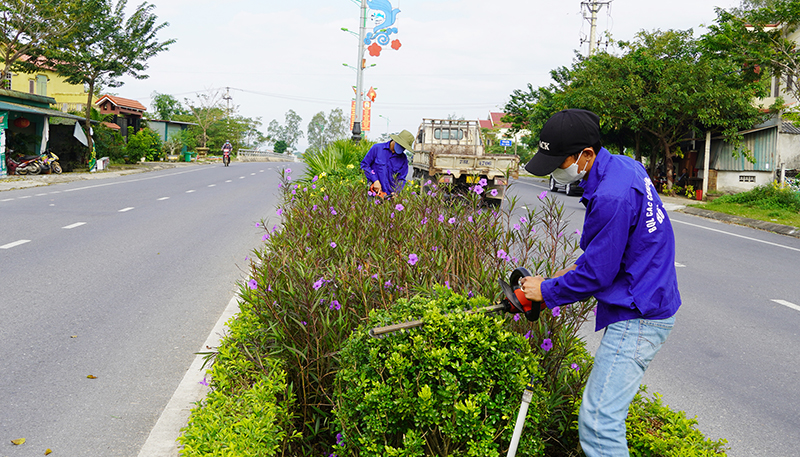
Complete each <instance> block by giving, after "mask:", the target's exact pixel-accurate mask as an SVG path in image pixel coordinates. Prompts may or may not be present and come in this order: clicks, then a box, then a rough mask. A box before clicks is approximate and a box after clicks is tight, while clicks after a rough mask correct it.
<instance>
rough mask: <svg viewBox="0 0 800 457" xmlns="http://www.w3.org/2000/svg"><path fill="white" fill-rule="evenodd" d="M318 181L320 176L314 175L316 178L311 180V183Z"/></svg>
mask: <svg viewBox="0 0 800 457" xmlns="http://www.w3.org/2000/svg"><path fill="white" fill-rule="evenodd" d="M318 179H319V176H317V175H314V177H313V178H311V182H317V180H318Z"/></svg>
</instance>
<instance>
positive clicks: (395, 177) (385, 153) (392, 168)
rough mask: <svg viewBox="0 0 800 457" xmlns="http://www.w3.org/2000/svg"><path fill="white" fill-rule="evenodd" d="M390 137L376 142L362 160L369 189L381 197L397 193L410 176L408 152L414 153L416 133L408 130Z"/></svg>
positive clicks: (362, 167)
mask: <svg viewBox="0 0 800 457" xmlns="http://www.w3.org/2000/svg"><path fill="white" fill-rule="evenodd" d="M389 137H390V138H391V140H390V141H387V142H386V143H375V144H374V145H373V146H372V147H371V148H370V150H369V152H367V155H366V156H364V159H363V160H362V161H361V169H362V170H363V171H364V176H365V177H366V178H367V182H369V190H370V192H373V193H374V194H375V195H377V196H379V197H386V196H393V195H396V194H397V192H399V191H400V190H401V189H402V188H403V186H404V185H405V183H406V177H407V176H408V157H407V156H406V154H407V153H408V154H413V153H414V150H413V148H412V146H413V145H414V135H413V134H412V133H411V132H409V131H408V130H403V131H402V132H400V133H398V134H391V135H389Z"/></svg>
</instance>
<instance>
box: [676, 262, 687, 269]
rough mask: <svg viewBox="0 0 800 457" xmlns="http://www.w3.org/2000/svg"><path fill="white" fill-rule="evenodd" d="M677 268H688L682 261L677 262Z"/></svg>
mask: <svg viewBox="0 0 800 457" xmlns="http://www.w3.org/2000/svg"><path fill="white" fill-rule="evenodd" d="M675 268H686V265H684V264H682V263H678V262H675Z"/></svg>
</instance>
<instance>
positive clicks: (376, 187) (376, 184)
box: [369, 180, 381, 194]
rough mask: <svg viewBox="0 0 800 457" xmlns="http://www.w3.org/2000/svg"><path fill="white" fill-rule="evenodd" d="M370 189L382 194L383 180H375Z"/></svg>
mask: <svg viewBox="0 0 800 457" xmlns="http://www.w3.org/2000/svg"><path fill="white" fill-rule="evenodd" d="M369 190H371V191H372V193H374V194H380V193H381V182H380V181H378V180H375V182H373V183H372V185H371V186H369Z"/></svg>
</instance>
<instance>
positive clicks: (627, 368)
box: [521, 109, 681, 457]
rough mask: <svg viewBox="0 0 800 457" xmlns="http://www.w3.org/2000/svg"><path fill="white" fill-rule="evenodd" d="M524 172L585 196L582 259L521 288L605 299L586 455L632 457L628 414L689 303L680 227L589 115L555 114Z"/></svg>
mask: <svg viewBox="0 0 800 457" xmlns="http://www.w3.org/2000/svg"><path fill="white" fill-rule="evenodd" d="M525 169H526V170H528V171H529V172H530V173H532V174H533V175H536V176H546V175H549V174H552V176H553V179H555V180H556V181H558V182H560V183H562V184H566V183H568V182H577V181H579V180H580V181H581V183H580V185H581V187H583V189H584V193H583V196H582V197H581V203H583V204H584V206H586V215H585V218H584V222H583V231H582V234H581V240H580V247H581V249H582V250H583V254H582V255H581V256H580V257H579V258H578V260H576V261H575V264H574V265H572V266H570V267H568V268H565V269H564V270H561V271H558V272H556V273H555V274H553V277H552V278H547V279H546V278H543V277H541V276H535V277H531V276H528V277H526V278H523V279H522V281H521V282H522V290H523V292H525V296H526V297H527V298H529V299H531V300H533V301H539V302H541V301H544V302H545V303H546V304H547V306H548V307H549V308H551V309H552V308H555V307H557V306H561V307H563V306H564V305H569V304H570V303H574V302H577V301H580V300H585V299H587V298H589V297H591V296H594V297H595V298H596V299H597V318H596V319H597V320H596V327H595V329H596V330H600V329H605V331H604V333H603V339H602V341H601V343H600V347H599V348H598V349H597V353H596V354H595V358H594V365H593V368H592V372H591V374H590V375H589V379H588V381H587V382H586V388H585V389H584V391H583V399H582V401H581V408H580V413H579V415H578V432H579V434H580V440H581V448H582V449H583V452H584V453H585V454H586V456H587V457H599V456H602V457H619V456H627V455H628V445H627V441H626V438H625V418H626V417H627V415H628V406H629V405H630V403H631V401H632V400H633V397H634V395H636V392H637V391H638V390H639V383H640V382H641V380H642V377H643V376H644V372H645V370H646V369H647V366H648V364H649V363H650V361H651V360H652V359H653V357H654V356H655V355H656V353H657V352H658V350H659V349H660V348H661V346H662V345H663V344H664V342H665V341H666V339H667V336H668V335H669V334H670V332H671V331H672V327H673V324H674V322H675V313H676V312H677V310H678V307H679V306H680V305H681V297H680V293H679V292H678V280H677V274H676V271H675V236H674V234H673V232H672V225H671V224H670V221H669V217H668V216H667V212H666V210H664V206H663V204H662V203H661V199H660V198H659V196H658V192H657V191H656V189H655V187H654V186H653V183H652V182H651V181H650V178H649V177H648V176H647V172H646V171H645V169H644V167H643V166H642V164H641V163H639V162H636V161H635V160H633V159H631V158H630V157H627V156H623V155H612V154H611V153H610V152H608V150H606V149H605V148H603V147H602V146H601V145H600V125H599V118H598V116H597V115H596V114H594V113H592V112H590V111H584V110H577V109H569V110H564V111H560V112H558V113H556V114H554V115H553V116H552V117H551V118H550V119H549V120H548V121H547V122H546V123H545V125H544V127H543V128H542V131H541V133H540V135H539V150H538V152H537V153H536V155H534V156H533V158H532V159H531V161H530V162H528V164H527V165H526V166H525Z"/></svg>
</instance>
